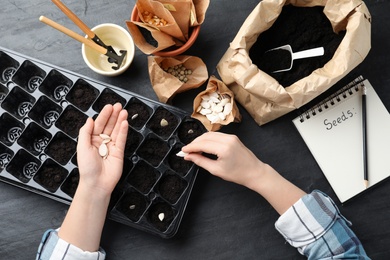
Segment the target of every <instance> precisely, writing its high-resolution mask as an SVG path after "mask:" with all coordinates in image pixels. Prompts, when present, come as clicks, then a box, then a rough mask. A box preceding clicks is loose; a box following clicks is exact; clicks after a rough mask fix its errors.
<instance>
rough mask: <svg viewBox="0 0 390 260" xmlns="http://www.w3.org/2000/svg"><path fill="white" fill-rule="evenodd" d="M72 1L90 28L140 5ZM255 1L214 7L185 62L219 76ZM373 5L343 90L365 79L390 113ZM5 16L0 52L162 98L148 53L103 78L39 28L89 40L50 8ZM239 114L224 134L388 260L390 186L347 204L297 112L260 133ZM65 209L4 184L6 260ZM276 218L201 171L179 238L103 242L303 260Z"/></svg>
mask: <svg viewBox="0 0 390 260" xmlns="http://www.w3.org/2000/svg"><path fill="white" fill-rule="evenodd" d="M64 2H65V3H66V4H67V5H68V6H69V8H70V9H72V10H73V11H74V12H75V13H76V14H77V15H78V16H80V18H81V19H82V20H83V21H84V22H85V23H86V24H87V25H89V26H90V27H93V26H95V25H97V24H100V23H106V22H109V23H116V24H119V25H122V26H123V27H126V25H125V20H127V19H129V17H130V13H131V10H132V8H133V6H134V5H135V1H134V0H126V1H125V0H115V1H108V0H94V1H87V0H86V1H69V0H67V1H64ZM257 3H258V1H255V0H247V1H235V0H211V3H210V7H209V9H208V11H207V15H206V20H205V23H204V25H203V26H202V28H201V32H200V35H199V38H198V39H197V41H196V43H195V44H194V46H193V47H192V48H190V49H189V50H188V51H187V53H186V54H188V55H193V56H198V57H201V58H202V59H203V61H204V62H205V63H206V65H207V67H208V71H209V75H213V74H214V75H216V73H217V72H216V69H215V67H216V65H217V63H218V61H219V60H220V58H221V57H222V55H223V54H224V53H225V51H226V49H227V47H228V45H229V43H230V42H231V41H232V40H233V38H234V36H235V35H236V33H237V31H238V30H239V28H240V26H241V24H242V23H243V21H244V20H245V18H246V17H247V16H248V14H249V13H250V12H251V11H252V9H253V8H254V7H255V6H256V5H257ZM366 4H367V6H368V8H369V10H370V12H371V15H372V49H371V51H370V53H369V55H368V57H367V58H366V59H365V60H364V62H363V63H362V64H361V65H359V66H358V67H357V68H356V69H354V70H353V71H352V72H351V73H350V74H349V75H348V76H347V77H346V78H345V79H343V80H342V81H341V82H340V84H343V83H347V82H349V81H350V80H352V79H353V78H354V77H355V76H357V75H360V74H363V75H364V76H365V77H366V78H368V79H369V80H370V82H371V83H372V85H373V86H374V87H375V89H376V90H377V92H378V94H379V96H380V97H381V99H382V100H383V102H384V103H385V105H386V106H387V108H390V92H389V90H388V89H389V88H390V55H389V53H388V47H389V46H390V29H389V28H390V19H388V17H387V16H388V11H389V10H390V2H389V1H386V0H367V1H366ZM0 15H1V25H0V35H1V37H0V46H1V47H4V48H8V49H11V50H14V51H16V52H19V53H21V54H23V55H28V56H30V57H33V58H36V59H39V60H42V61H44V62H47V63H50V64H53V65H55V66H59V67H61V68H64V69H67V70H71V71H74V72H77V73H79V74H81V75H84V76H87V77H90V78H93V79H96V80H99V81H103V82H106V83H109V84H112V85H115V86H118V87H121V88H124V89H127V90H130V91H133V92H135V93H138V94H141V95H143V96H145V97H147V98H150V99H153V100H157V97H156V95H155V93H154V91H153V89H152V87H151V85H150V81H149V76H148V71H147V56H146V55H145V54H143V53H142V52H140V51H139V50H138V49H137V51H136V55H135V58H134V62H133V64H132V65H131V67H130V68H129V70H128V71H127V72H126V73H125V74H123V75H121V76H118V77H115V78H107V77H103V76H99V75H97V74H95V73H94V72H93V71H91V70H90V69H89V68H88V67H87V66H86V65H85V63H84V61H83V59H82V57H81V45H80V43H78V42H76V41H74V40H73V39H71V38H69V37H67V36H65V35H63V34H61V33H59V32H57V31H55V30H54V29H52V28H49V27H48V26H46V25H44V24H42V23H40V22H39V21H38V17H39V16H40V15H45V16H47V17H49V18H51V19H53V20H55V21H57V22H59V23H61V24H63V25H65V26H67V27H68V28H71V29H72V30H75V31H77V32H80V33H81V31H80V30H79V29H78V28H77V27H76V26H75V25H74V24H73V23H72V22H71V21H70V20H69V19H68V18H67V17H66V16H65V15H64V14H63V13H62V12H61V11H59V9H58V8H57V7H56V6H55V5H54V4H53V3H52V2H51V1H48V0H35V1H24V0H6V1H2V5H1V7H0ZM204 87H205V86H202V87H200V88H199V89H196V90H192V91H189V92H186V93H183V94H180V95H179V96H177V97H176V98H175V99H174V103H173V104H174V105H175V106H177V107H180V108H182V109H184V110H187V111H188V112H189V113H190V112H192V101H193V99H194V97H195V96H196V94H197V93H199V91H201V90H203V89H204ZM240 111H241V113H242V115H243V120H242V123H240V124H231V125H229V126H227V127H224V128H223V129H222V130H221V131H222V132H226V133H234V134H237V135H238V136H239V137H240V138H241V139H242V141H243V142H244V144H246V145H247V146H248V147H249V148H250V149H251V150H252V151H253V152H254V153H255V154H256V155H257V156H258V157H259V158H261V159H262V160H263V161H265V162H268V163H269V164H271V165H273V166H274V167H275V168H276V169H277V170H278V171H279V172H280V173H281V174H282V175H283V176H285V177H286V178H287V179H288V180H290V181H292V182H294V183H295V184H297V185H298V186H300V187H301V188H302V189H304V190H305V191H307V192H310V191H311V190H313V189H320V190H322V191H324V192H326V193H328V194H329V195H330V196H331V197H332V198H333V199H334V200H335V201H336V203H337V204H338V205H339V206H340V208H341V211H342V212H343V214H344V215H345V216H346V217H347V218H349V219H350V220H351V221H352V222H353V230H354V231H355V232H356V233H357V235H358V236H359V238H360V239H361V241H362V243H363V245H364V246H365V249H366V251H367V253H368V255H369V256H370V257H372V259H389V258H390V247H389V245H390V229H389V227H390V182H389V181H385V182H383V183H381V184H380V185H378V186H377V187H376V188H374V189H372V190H370V191H368V192H367V193H365V194H364V195H363V196H361V197H359V198H358V199H356V200H353V201H351V202H350V203H347V204H345V205H341V204H340V202H339V201H338V200H337V198H336V196H335V194H334V193H333V191H332V189H331V188H330V186H329V184H328V182H327V181H326V179H325V178H324V176H323V174H322V172H321V170H320V169H319V167H318V165H317V164H316V162H315V160H314V159H313V157H312V155H311V153H310V152H309V150H308V148H307V147H306V145H305V143H304V142H303V140H302V138H301V137H300V135H299V134H298V132H297V131H296V129H295V128H294V126H293V124H292V122H291V120H292V119H293V118H294V117H296V116H297V115H298V112H297V111H294V112H292V113H290V114H288V115H285V116H283V117H281V118H279V119H277V120H274V121H272V122H271V123H269V124H266V125H264V126H261V127H260V126H258V125H257V124H256V123H255V122H254V120H253V119H252V118H251V117H250V116H249V114H248V113H247V112H246V111H245V110H244V109H243V108H242V107H240ZM389 158H390V156H389ZM67 209H68V206H67V205H65V204H62V203H60V202H57V201H53V200H51V199H48V198H46V197H42V196H40V195H36V194H33V193H30V192H28V191H25V190H22V189H20V188H16V187H13V186H10V185H8V184H5V183H2V182H0V252H1V253H0V258H1V259H33V258H34V257H35V253H36V250H37V247H38V244H39V242H40V239H41V236H42V234H43V233H44V231H45V230H47V229H48V228H53V227H54V228H55V227H58V226H59V225H60V224H61V222H62V220H63V218H64V215H65V213H66V211H67ZM277 217H278V214H277V213H276V212H275V211H274V210H273V209H272V207H271V206H270V205H269V204H268V203H267V202H266V201H265V200H264V199H263V198H262V197H260V196H259V195H258V194H255V193H254V192H252V191H250V190H248V189H246V188H244V187H241V186H238V185H236V184H233V183H228V182H225V181H223V180H221V179H218V178H216V177H213V176H212V175H210V174H208V173H207V172H205V171H203V170H201V171H200V173H199V175H198V178H197V180H196V183H195V186H194V190H193V193H192V195H191V198H190V200H189V203H188V207H187V210H186V212H185V214H184V218H183V220H182V223H181V226H180V229H179V231H178V233H177V235H176V236H175V237H174V238H172V239H168V240H165V239H162V238H159V237H157V236H154V235H150V234H148V233H145V232H142V231H139V230H137V229H134V228H131V227H127V226H123V225H121V224H118V223H116V222H112V221H107V223H106V226H105V229H104V233H103V237H102V242H101V244H102V247H103V248H104V249H105V250H106V251H107V254H108V259H304V257H303V256H301V255H300V254H299V253H298V252H297V251H296V250H295V249H294V248H292V247H290V246H289V245H288V244H286V243H285V241H284V239H283V238H282V237H281V236H280V235H279V233H278V232H277V231H276V230H275V229H274V222H275V220H276V219H277Z"/></svg>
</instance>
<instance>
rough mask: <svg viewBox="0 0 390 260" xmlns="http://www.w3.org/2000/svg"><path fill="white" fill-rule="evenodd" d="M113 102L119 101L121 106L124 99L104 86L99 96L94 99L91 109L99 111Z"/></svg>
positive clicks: (124, 101) (123, 103)
mask: <svg viewBox="0 0 390 260" xmlns="http://www.w3.org/2000/svg"><path fill="white" fill-rule="evenodd" d="M115 103H121V104H122V106H124V105H125V103H126V99H124V98H123V97H121V96H120V95H118V94H117V93H115V92H114V91H112V90H110V89H108V88H106V89H104V90H103V92H102V93H101V94H100V97H99V98H98V99H97V100H96V102H95V104H93V109H94V110H95V111H97V112H100V111H101V110H102V109H103V107H104V106H105V105H107V104H111V105H114V104H115Z"/></svg>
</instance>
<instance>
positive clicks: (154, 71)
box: [148, 55, 208, 104]
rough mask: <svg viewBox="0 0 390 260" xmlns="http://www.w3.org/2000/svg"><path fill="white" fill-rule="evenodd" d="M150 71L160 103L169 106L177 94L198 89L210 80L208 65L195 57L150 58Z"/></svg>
mask: <svg viewBox="0 0 390 260" xmlns="http://www.w3.org/2000/svg"><path fill="white" fill-rule="evenodd" d="M148 69H149V77H150V81H151V84H152V86H153V89H154V92H155V93H156V95H157V97H158V99H159V101H160V102H163V103H168V104H169V103H171V101H172V99H173V98H174V96H175V95H176V94H178V93H181V92H184V91H187V90H190V89H193V88H197V87H199V86H201V85H202V84H203V83H205V82H206V80H207V79H208V72H207V67H206V64H204V62H203V61H202V60H201V59H200V58H198V57H195V56H187V55H181V56H176V57H166V58H165V57H158V56H149V57H148Z"/></svg>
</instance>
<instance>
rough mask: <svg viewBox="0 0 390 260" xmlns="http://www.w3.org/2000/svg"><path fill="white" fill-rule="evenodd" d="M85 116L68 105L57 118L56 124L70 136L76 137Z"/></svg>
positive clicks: (85, 118)
mask: <svg viewBox="0 0 390 260" xmlns="http://www.w3.org/2000/svg"><path fill="white" fill-rule="evenodd" d="M87 118H88V117H87V116H86V115H85V114H84V113H82V112H80V111H79V110H77V109H76V108H74V107H72V106H68V107H67V108H66V109H65V111H64V112H63V113H62V115H61V116H60V118H59V119H58V120H57V122H56V126H57V127H58V128H59V129H61V130H62V131H64V132H65V133H67V134H68V135H70V136H71V137H73V138H76V137H77V136H78V134H79V130H80V128H81V127H82V126H83V125H84V123H85V121H86V120H87Z"/></svg>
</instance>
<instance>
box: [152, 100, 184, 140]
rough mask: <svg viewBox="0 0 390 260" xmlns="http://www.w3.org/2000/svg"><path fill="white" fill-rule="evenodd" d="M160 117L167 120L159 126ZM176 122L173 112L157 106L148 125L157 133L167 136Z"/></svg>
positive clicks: (173, 128)
mask: <svg viewBox="0 0 390 260" xmlns="http://www.w3.org/2000/svg"><path fill="white" fill-rule="evenodd" d="M162 119H165V120H166V121H167V122H168V125H166V126H161V120H162ZM178 123H179V120H178V119H177V117H176V116H175V115H174V114H172V113H171V112H169V111H168V110H167V109H165V108H163V107H158V108H157V109H156V111H155V112H154V114H153V116H152V118H151V119H150V121H149V123H148V127H149V128H150V129H151V130H152V131H153V132H155V133H156V134H157V135H159V136H161V137H163V138H167V137H169V136H170V135H171V134H172V132H173V131H174V130H175V128H176V126H177V125H178Z"/></svg>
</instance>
